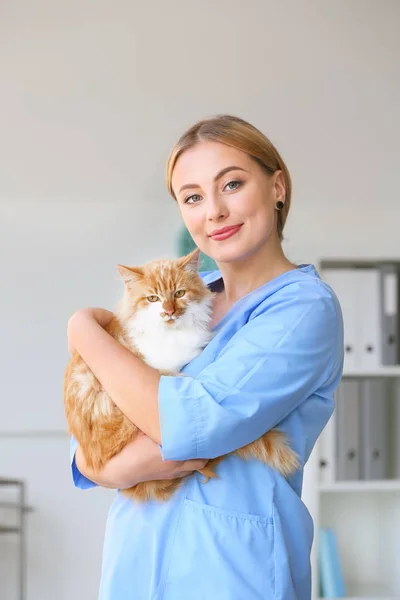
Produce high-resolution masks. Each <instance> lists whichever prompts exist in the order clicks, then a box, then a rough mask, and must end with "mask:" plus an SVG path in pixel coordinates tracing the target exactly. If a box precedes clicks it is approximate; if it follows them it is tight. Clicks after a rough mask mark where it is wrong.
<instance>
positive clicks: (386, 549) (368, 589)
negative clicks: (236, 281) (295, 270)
mask: <svg viewBox="0 0 400 600" xmlns="http://www.w3.org/2000/svg"><path fill="white" fill-rule="evenodd" d="M380 262H382V263H383V262H385V263H386V262H391V263H395V262H398V261H394V260H388V261H368V262H362V261H322V262H321V264H320V268H319V270H320V273H321V276H322V278H323V279H324V269H326V268H330V267H334V268H338V267H343V266H354V265H355V264H356V265H357V266H361V267H372V266H376V265H377V264H378V263H380ZM339 300H340V298H339ZM345 323H346V322H345ZM376 377H380V378H385V379H386V380H387V381H388V386H389V389H390V390H392V391H391V393H390V394H389V396H388V398H385V399H384V400H383V401H388V402H396V401H397V402H400V365H396V366H381V367H373V368H370V369H366V368H348V367H347V368H346V367H345V370H344V372H343V380H346V379H347V380H354V379H359V380H362V379H364V378H376ZM396 398H397V400H396ZM393 406H394V405H393ZM391 427H392V429H393V427H395V425H394V424H393V423H392V425H391ZM324 433H325V432H324ZM324 433H323V434H322V436H321V437H320V439H319V441H318V442H317V444H316V446H315V448H314V451H313V453H312V455H311V457H310V461H309V466H308V467H307V468H308V473H307V481H306V486H307V492H308V498H306V499H305V501H306V504H307V506H308V508H309V510H310V513H311V515H312V517H313V521H314V530H315V535H314V546H313V552H312V571H313V595H312V599H313V600H319V590H320V583H319V572H318V571H319V561H318V532H319V529H320V528H322V527H329V528H331V529H332V530H333V531H334V532H335V535H336V539H337V543H338V549H339V555H340V562H341V565H342V568H343V573H344V579H345V583H346V594H347V596H346V598H345V599H344V600H400V479H397V478H395V470H394V469H391V471H390V473H391V475H393V477H392V478H390V479H389V478H388V479H383V480H348V481H337V480H336V477H335V471H334V472H333V473H334V475H333V477H331V478H330V479H331V480H329V481H326V478H325V479H323V478H322V476H321V465H320V456H322V454H323V450H324V451H325V449H326V447H325V446H323V444H326V438H325V441H324V440H323V435H324ZM393 434H394V432H393ZM330 435H332V433H331V434H330ZM398 436H400V431H399V432H398ZM397 474H398V471H397ZM328 479H329V478H328ZM307 500H308V502H307ZM342 600H343V599H342Z"/></svg>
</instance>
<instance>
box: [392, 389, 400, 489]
mask: <svg viewBox="0 0 400 600" xmlns="http://www.w3.org/2000/svg"><path fill="white" fill-rule="evenodd" d="M393 401H394V411H393V423H392V435H393V459H394V464H393V467H394V468H393V471H394V477H395V479H399V480H400V380H399V379H396V381H395V382H394V395H393Z"/></svg>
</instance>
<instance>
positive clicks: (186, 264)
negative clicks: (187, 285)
mask: <svg viewBox="0 0 400 600" xmlns="http://www.w3.org/2000/svg"><path fill="white" fill-rule="evenodd" d="M199 258H200V250H199V249H198V248H196V250H193V252H191V253H190V254H188V255H187V256H183V257H182V258H181V259H180V261H179V262H180V266H181V267H183V268H184V269H186V270H187V271H194V272H195V273H197V271H198V269H199Z"/></svg>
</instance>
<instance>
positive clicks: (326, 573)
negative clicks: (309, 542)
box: [318, 528, 346, 598]
mask: <svg viewBox="0 0 400 600" xmlns="http://www.w3.org/2000/svg"><path fill="white" fill-rule="evenodd" d="M318 554H319V575H320V588H321V596H322V598H343V597H344V596H345V595H346V587H345V583H344V578H343V573H342V566H341V561H340V556H339V550H338V545H337V540H336V535H335V533H334V532H333V531H332V529H329V528H322V529H320V531H319V536H318Z"/></svg>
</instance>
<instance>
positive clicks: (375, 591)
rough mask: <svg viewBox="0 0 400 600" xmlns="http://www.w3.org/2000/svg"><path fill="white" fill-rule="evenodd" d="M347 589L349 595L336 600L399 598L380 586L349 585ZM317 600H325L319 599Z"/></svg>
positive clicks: (392, 599) (393, 599)
mask: <svg viewBox="0 0 400 600" xmlns="http://www.w3.org/2000/svg"><path fill="white" fill-rule="evenodd" d="M348 588H349V589H348V591H347V593H348V594H349V595H348V596H346V597H345V598H340V599H337V600H399V598H400V595H398V594H396V593H394V591H393V589H390V588H387V587H385V586H382V585H367V586H360V585H355V586H354V585H351V584H350V585H349V586H348ZM319 600H325V599H324V598H319ZM332 600H334V599H332Z"/></svg>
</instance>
